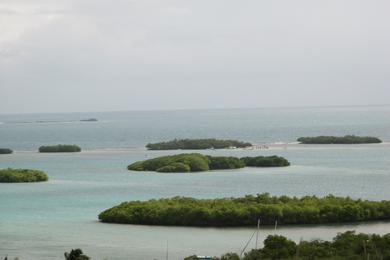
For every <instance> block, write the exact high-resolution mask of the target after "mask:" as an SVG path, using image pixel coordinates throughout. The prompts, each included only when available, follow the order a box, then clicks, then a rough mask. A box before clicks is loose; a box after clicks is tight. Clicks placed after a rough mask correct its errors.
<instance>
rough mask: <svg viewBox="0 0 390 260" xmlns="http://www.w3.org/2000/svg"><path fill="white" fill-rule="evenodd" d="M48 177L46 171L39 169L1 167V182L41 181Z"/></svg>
mask: <svg viewBox="0 0 390 260" xmlns="http://www.w3.org/2000/svg"><path fill="white" fill-rule="evenodd" d="M48 179H49V178H48V177H47V174H46V173H44V172H42V171H38V170H30V169H12V168H8V169H0V183H16V182H41V181H47V180H48Z"/></svg>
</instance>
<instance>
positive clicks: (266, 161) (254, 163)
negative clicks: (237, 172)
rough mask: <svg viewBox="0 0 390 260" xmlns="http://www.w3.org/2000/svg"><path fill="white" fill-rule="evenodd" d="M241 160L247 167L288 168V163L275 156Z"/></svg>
mask: <svg viewBox="0 0 390 260" xmlns="http://www.w3.org/2000/svg"><path fill="white" fill-rule="evenodd" d="M241 160H242V161H243V162H244V163H245V165H246V166H249V167H277V166H289V165H290V162H289V161H287V159H285V158H283V157H279V156H276V155H273V156H257V157H244V158H241Z"/></svg>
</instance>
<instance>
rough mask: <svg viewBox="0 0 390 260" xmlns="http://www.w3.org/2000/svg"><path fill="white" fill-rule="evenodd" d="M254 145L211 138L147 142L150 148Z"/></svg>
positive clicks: (207, 147)
mask: <svg viewBox="0 0 390 260" xmlns="http://www.w3.org/2000/svg"><path fill="white" fill-rule="evenodd" d="M250 146H252V144H251V143H246V142H241V141H237V140H218V139H214V138H209V139H175V140H172V141H168V142H161V143H154V144H147V145H146V148H148V149H149V150H180V149H181V150H202V149H224V148H231V147H236V148H245V147H250Z"/></svg>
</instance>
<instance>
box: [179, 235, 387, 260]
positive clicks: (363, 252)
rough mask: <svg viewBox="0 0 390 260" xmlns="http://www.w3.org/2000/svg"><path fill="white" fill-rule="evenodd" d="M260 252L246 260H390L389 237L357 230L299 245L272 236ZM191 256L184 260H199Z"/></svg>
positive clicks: (233, 258)
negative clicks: (326, 239) (327, 239)
mask: <svg viewBox="0 0 390 260" xmlns="http://www.w3.org/2000/svg"><path fill="white" fill-rule="evenodd" d="M263 244H264V246H263V248H261V249H252V250H251V251H250V252H248V253H245V255H244V257H243V258H242V259H243V260H259V259H267V260H268V259H271V260H274V259H298V260H309V259H310V260H311V259H313V260H314V259H327V260H331V259H332V260H335V259H338V260H341V259H350V260H366V259H371V260H383V259H390V234H386V235H383V236H380V235H376V234H373V235H369V234H362V233H360V234H356V233H355V232H354V231H347V232H344V233H339V234H338V235H337V236H336V237H334V238H333V240H332V241H322V240H312V241H300V242H299V243H298V244H297V243H295V242H294V241H292V240H289V239H287V238H286V237H284V236H279V235H269V236H268V237H267V238H266V239H265V240H264V242H263ZM196 259H197V258H196V256H189V257H186V258H184V260H196ZM239 259H240V258H239V256H238V254H236V253H228V254H225V255H223V256H221V257H220V258H218V257H214V258H213V260H239Z"/></svg>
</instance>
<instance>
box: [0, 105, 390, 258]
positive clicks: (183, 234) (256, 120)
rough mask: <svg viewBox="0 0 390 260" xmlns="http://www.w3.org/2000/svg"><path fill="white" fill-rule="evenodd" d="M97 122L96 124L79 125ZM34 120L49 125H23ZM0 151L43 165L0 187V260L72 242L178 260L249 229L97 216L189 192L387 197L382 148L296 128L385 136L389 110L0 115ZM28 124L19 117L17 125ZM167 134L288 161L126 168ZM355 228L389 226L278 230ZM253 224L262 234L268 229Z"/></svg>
mask: <svg viewBox="0 0 390 260" xmlns="http://www.w3.org/2000/svg"><path fill="white" fill-rule="evenodd" d="M89 117H96V118H98V119H99V120H100V121H99V122H78V121H77V120H80V119H82V118H89ZM37 120H41V121H57V122H47V123H30V122H35V121H37ZM0 122H3V123H2V124H0V147H9V148H12V149H14V150H15V151H16V152H15V153H14V154H12V155H1V156H0V168H4V167H26V168H35V169H41V170H44V171H46V172H47V173H48V174H49V177H50V181H49V182H47V183H33V184H0V257H1V256H3V255H6V254H8V255H10V256H12V257H14V256H19V257H21V259H44V260H46V259H47V260H48V259H63V252H64V251H66V250H69V249H71V248H75V247H81V248H83V249H84V251H85V252H87V254H88V255H91V256H93V259H104V258H107V259H165V254H166V248H167V243H168V251H169V259H182V257H184V256H187V255H190V254H194V253H197V254H203V255H214V254H217V255H218V254H221V253H223V252H227V251H235V252H239V251H240V250H241V249H242V247H243V246H244V244H245V243H246V241H247V240H248V239H249V237H250V235H251V233H252V230H251V229H248V228H233V229H216V228H183V227H153V226H137V225H114V224H102V223H99V222H98V221H97V215H98V214H99V212H101V211H102V210H104V209H106V208H108V207H111V206H113V205H116V204H118V203H120V202H122V201H125V200H135V199H137V200H138V199H139V200H145V199H150V198H160V197H171V196H178V195H180V196H191V197H198V198H209V197H226V196H241V195H244V194H249V193H251V194H256V193H261V192H269V193H271V194H273V195H282V194H286V195H296V196H304V195H327V194H330V193H332V194H335V195H341V196H351V197H353V198H365V199H373V200H380V199H389V198H390V189H389V184H390V170H389V169H390V143H388V142H385V143H383V144H375V145H350V146H348V145H347V146H344V145H336V146H329V145H320V146H317V145H315V146H305V145H298V144H295V143H289V144H279V143H278V142H294V141H295V139H296V138H297V137H299V136H302V135H318V134H335V135H336V134H359V135H360V134H361V135H373V136H378V137H380V138H382V139H383V140H385V141H389V140H390V107H355V108H312V109H249V110H210V111H207V110H204V111H176V112H128V113H124V112H120V113H93V114H91V113H90V114H47V115H6V116H4V115H1V116H0ZM26 122H29V123H26ZM175 137H217V138H237V139H241V140H245V141H252V142H255V143H267V144H268V145H269V146H270V149H267V150H220V151H205V153H207V154H219V155H232V156H245V155H249V156H255V155H271V154H277V155H281V156H285V157H286V158H288V159H289V160H290V161H291V163H292V166H291V167H286V168H274V169H256V168H245V169H239V170H232V171H215V172H207V173H196V174H195V173H194V174H157V173H131V172H129V171H127V170H126V166H127V165H128V164H129V163H131V162H134V161H136V160H140V159H145V158H151V157H155V156H159V155H163V154H170V153H173V152H172V151H171V152H150V151H146V150H145V149H144V148H143V145H144V144H145V143H147V142H151V141H160V140H166V139H171V138H175ZM48 143H76V144H80V145H81V146H82V147H83V149H84V150H83V152H81V153H76V154H39V153H37V152H36V150H37V148H38V146H40V145H42V144H48ZM347 229H357V230H358V231H364V232H376V233H388V232H390V224H388V223H383V222H382V223H369V224H364V223H360V224H350V225H328V226H298V227H280V228H279V229H278V230H277V232H278V233H280V234H284V235H287V236H289V237H291V238H293V239H296V240H299V239H301V238H305V239H311V238H322V239H330V238H331V237H332V236H334V235H335V234H336V233H337V232H340V231H343V230H347ZM273 232H274V231H273V230H272V229H271V228H264V229H263V230H262V232H261V238H264V237H265V236H266V235H267V234H269V233H273Z"/></svg>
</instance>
